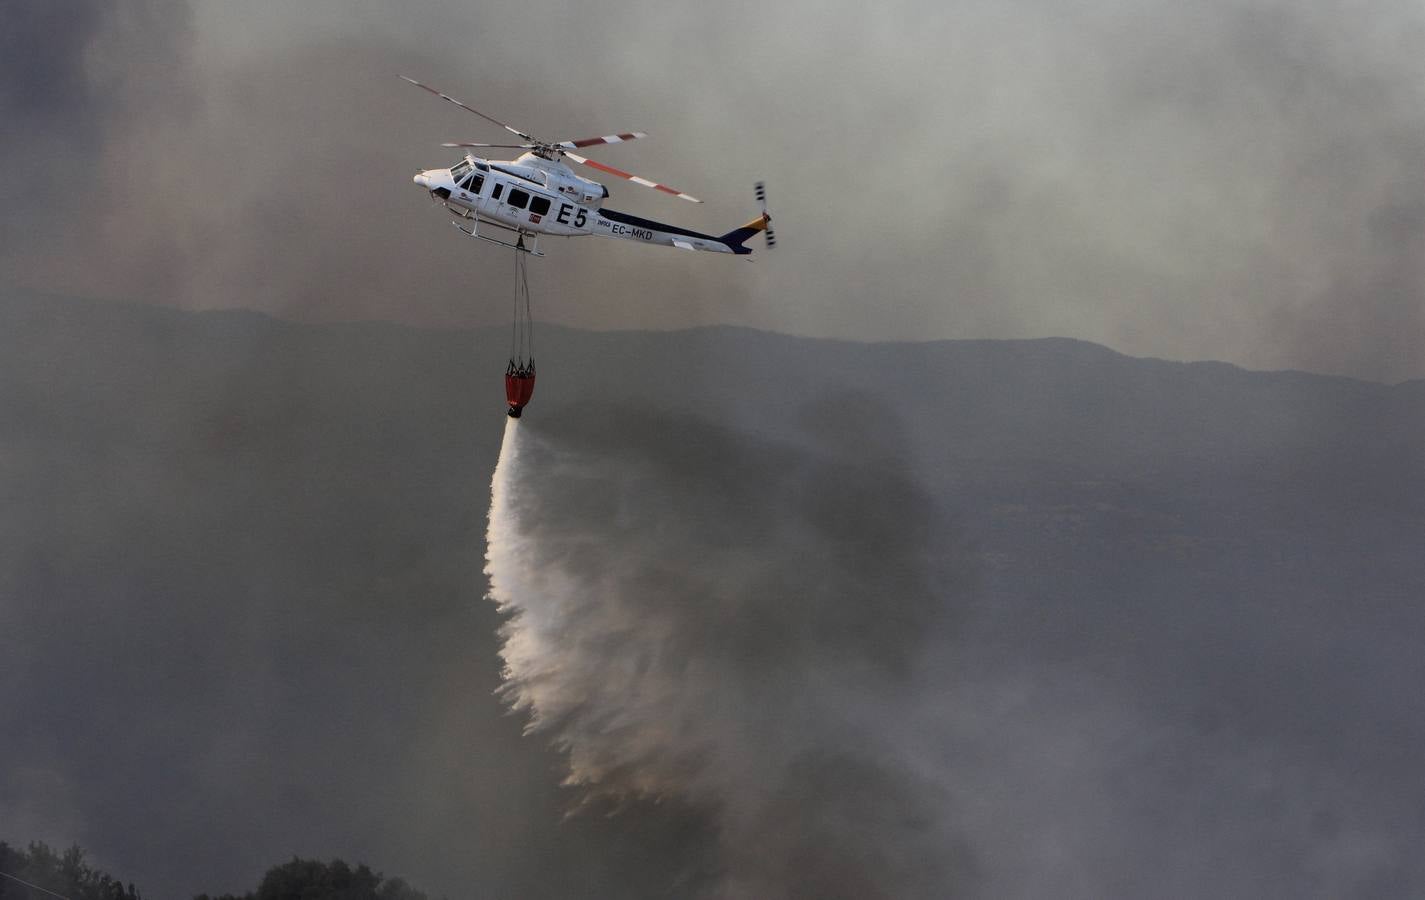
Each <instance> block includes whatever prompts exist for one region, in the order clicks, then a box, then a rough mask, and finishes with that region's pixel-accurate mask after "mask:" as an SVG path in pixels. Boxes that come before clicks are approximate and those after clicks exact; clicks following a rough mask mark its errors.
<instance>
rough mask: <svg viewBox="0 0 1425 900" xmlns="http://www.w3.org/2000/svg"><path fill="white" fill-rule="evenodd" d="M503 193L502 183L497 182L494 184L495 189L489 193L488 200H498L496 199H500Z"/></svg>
mask: <svg viewBox="0 0 1425 900" xmlns="http://www.w3.org/2000/svg"><path fill="white" fill-rule="evenodd" d="M504 191H505V185H504V182H500V181H497V182H495V189H494V190H493V191H491V192H490V198H491V199H493V200H498V199H500V195H501V194H502V193H504Z"/></svg>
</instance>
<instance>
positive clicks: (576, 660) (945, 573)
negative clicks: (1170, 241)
mask: <svg viewBox="0 0 1425 900" xmlns="http://www.w3.org/2000/svg"><path fill="white" fill-rule="evenodd" d="M549 418H552V419H565V423H564V424H562V425H558V426H554V427H550V426H547V425H545V424H544V419H543V418H541V420H540V423H539V424H538V425H535V424H534V423H533V422H524V423H520V422H516V421H514V420H511V421H510V422H509V423H508V425H507V428H506V432H505V438H504V444H503V447H502V450H501V456H500V462H499V464H498V466H497V467H496V470H495V475H494V479H493V481H492V485H491V506H490V525H489V537H488V540H489V551H488V560H487V568H486V571H487V574H488V575H489V577H490V591H491V597H492V598H493V599H494V600H495V602H496V603H497V604H498V605H499V608H500V610H501V612H502V613H504V614H505V615H506V616H507V617H508V620H507V622H506V624H505V625H504V628H503V638H504V646H503V651H502V655H503V658H504V661H505V672H504V677H505V687H504V691H505V694H506V697H507V699H508V700H509V701H510V702H511V704H512V705H513V706H514V707H515V708H516V709H518V710H521V711H524V712H525V713H527V714H528V716H529V726H528V727H529V731H530V732H532V733H533V734H535V735H538V736H542V737H544V738H546V739H548V740H551V741H553V742H554V743H555V744H557V745H558V746H559V747H560V748H561V749H562V750H563V751H564V752H565V753H566V755H567V759H568V767H569V770H568V782H569V784H571V785H574V786H577V787H578V788H580V789H581V791H580V793H581V795H582V796H584V797H586V798H595V797H597V798H604V799H606V800H613V801H615V802H619V801H631V800H637V799H653V800H660V799H666V800H675V801H678V802H682V803H688V804H690V805H691V806H692V807H693V808H695V809H698V810H701V811H702V813H703V814H704V815H705V816H706V817H707V818H708V820H709V822H710V823H711V826H712V827H711V829H710V833H712V834H715V835H716V836H717V839H716V845H715V846H714V847H710V848H704V853H705V854H707V855H710V856H711V857H712V858H713V859H714V860H715V863H714V866H713V868H714V869H715V870H716V871H717V872H718V873H719V875H718V877H717V879H716V881H715V887H714V888H712V889H711V890H712V892H713V893H714V894H715V895H716V896H722V897H768V896H787V897H793V896H808V897H861V898H865V897H881V896H884V897H921V896H924V897H945V896H952V895H956V894H958V893H960V892H962V891H965V890H967V889H968V888H969V886H970V885H971V883H972V881H973V877H974V866H973V861H972V859H971V858H970V855H969V853H968V851H967V850H965V849H964V844H963V841H962V840H961V839H960V838H959V837H958V836H957V835H956V833H955V829H954V826H953V818H952V816H951V808H952V806H951V804H950V803H949V800H948V798H947V796H946V794H945V792H944V791H943V790H942V789H941V788H940V787H939V786H938V785H936V784H935V783H934V782H932V781H930V780H928V779H926V778H924V777H922V775H921V774H919V773H917V771H916V770H915V767H914V766H913V765H912V762H911V760H910V759H909V758H908V757H907V755H906V753H905V751H904V749H903V748H902V746H900V745H899V744H898V743H897V742H895V741H893V740H892V734H893V733H894V729H892V728H891V727H889V726H890V723H892V722H894V721H895V720H896V719H897V718H901V717H904V716H906V715H909V714H911V713H912V712H913V709H914V707H913V705H912V704H913V703H916V702H919V700H918V699H915V692H914V691H911V690H910V684H911V681H912V680H913V673H914V671H915V670H916V668H917V667H918V665H919V663H920V660H921V654H922V651H923V649H924V648H925V647H926V646H927V644H928V643H930V642H934V641H936V640H937V639H941V640H943V638H944V636H945V635H946V634H948V633H949V632H950V631H952V630H953V625H954V623H953V619H952V616H951V611H952V610H953V609H954V608H955V606H954V602H953V601H954V600H955V598H956V594H957V592H958V591H960V590H961V589H963V588H964V587H965V586H966V576H967V572H966V571H964V569H965V568H967V567H965V566H964V560H963V555H962V554H960V553H959V552H957V548H956V547H955V546H954V543H953V541H947V545H945V546H941V547H939V548H935V547H933V546H932V543H933V538H932V535H933V534H935V532H934V531H933V530H932V520H933V519H934V515H933V513H932V512H931V510H930V507H929V504H928V502H927V501H926V500H925V499H924V498H923V497H922V496H920V494H919V493H918V492H917V491H916V490H915V489H914V488H913V487H912V486H911V485H910V484H909V482H908V481H906V480H905V479H904V478H903V477H902V476H901V475H900V474H898V473H897V472H896V471H895V469H894V467H889V466H888V467H885V468H878V469H871V468H857V467H852V466H849V465H845V464H841V463H837V462H832V461H829V460H826V459H819V458H817V457H815V456H811V455H808V454H805V453H802V452H800V451H797V450H794V449H792V448H790V447H788V446H784V445H776V444H770V443H763V442H757V441H750V440H748V439H747V438H745V437H743V436H737V435H734V434H731V433H728V432H725V431H721V430H719V429H717V428H715V427H712V426H709V425H707V424H704V423H701V422H698V421H696V420H692V419H687V418H679V417H654V416H648V415H643V414H639V413H636V412H633V411H630V410H613V411H609V410H604V411H602V412H600V413H599V414H597V415H594V414H585V415H583V416H580V415H579V414H577V413H572V412H569V411H565V412H561V413H556V414H553V415H551V416H550V417H549ZM570 418H572V419H573V420H574V421H573V422H572V423H570V422H568V419H570ZM940 535H941V538H940V539H941V540H946V539H945V538H944V535H945V532H943V531H942V532H940ZM937 549H938V550H939V552H940V554H941V557H942V559H941V561H940V562H937V561H936V560H935V552H934V551H935V550H937Z"/></svg>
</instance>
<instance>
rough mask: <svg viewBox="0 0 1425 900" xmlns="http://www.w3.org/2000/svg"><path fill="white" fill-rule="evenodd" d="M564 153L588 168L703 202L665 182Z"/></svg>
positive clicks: (686, 198)
mask: <svg viewBox="0 0 1425 900" xmlns="http://www.w3.org/2000/svg"><path fill="white" fill-rule="evenodd" d="M564 155H565V156H567V157H569V158H570V159H572V160H574V161H575V162H576V163H583V164H584V165H586V166H589V167H590V168H593V169H598V170H599V171H600V172H608V173H609V174H610V175H617V176H618V177H620V178H627V179H628V180H629V181H632V182H633V183H634V184H641V185H643V186H644V187H651V188H653V189H654V190H655V191H662V192H663V193H665V194H672V195H673V196H674V197H681V198H683V199H684V200H688V201H691V202H693V203H702V202H703V201H701V200H699V199H698V198H697V197H694V196H692V195H690V194H685V193H683V192H682V191H680V190H678V189H677V188H670V187H668V185H666V184H659V183H658V182H656V181H649V180H648V179H647V178H640V177H638V176H637V175H633V174H630V173H628V172H625V171H623V170H622V169H615V168H614V167H613V166H606V165H604V164H603V163H601V162H594V161H593V160H592V159H586V158H585V157H582V156H577V155H575V154H573V153H566V154H564Z"/></svg>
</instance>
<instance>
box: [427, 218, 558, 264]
mask: <svg viewBox="0 0 1425 900" xmlns="http://www.w3.org/2000/svg"><path fill="white" fill-rule="evenodd" d="M466 218H467V219H468V220H469V221H470V222H471V226H470V227H469V228H466V227H465V226H464V225H461V224H460V223H459V222H457V221H455V220H454V219H451V221H450V224H451V225H454V226H455V228H456V229H457V230H458V231H459V232H460V233H461V234H463V235H465V236H466V237H473V238H475V239H476V240H481V241H489V242H490V243H492V244H499V245H500V246H501V247H508V248H510V249H511V250H519V251H520V252H522V253H528V254H529V255H530V256H543V255H544V251H542V250H540V249H539V235H535V237H534V245H533V246H530V247H526V246H525V244H524V236H525V233H524V232H523V231H517V232H515V234H516V235H518V237H517V238H516V239H515V242H514V243H513V244H512V243H510V242H509V241H502V240H500V239H499V238H496V237H490V236H489V235H488V234H481V233H480V218H479V216H466ZM486 224H487V225H488V224H493V223H489V222H487V223H486ZM495 227H496V228H500V227H501V226H499V225H496V226H495ZM504 230H506V231H511V230H513V229H508V228H507V229H504Z"/></svg>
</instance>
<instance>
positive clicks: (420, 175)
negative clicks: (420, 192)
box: [411, 172, 430, 188]
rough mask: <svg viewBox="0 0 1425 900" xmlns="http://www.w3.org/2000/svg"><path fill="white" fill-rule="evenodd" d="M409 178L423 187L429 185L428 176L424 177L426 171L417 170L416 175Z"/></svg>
mask: <svg viewBox="0 0 1425 900" xmlns="http://www.w3.org/2000/svg"><path fill="white" fill-rule="evenodd" d="M411 180H412V181H414V182H415V183H416V184H418V185H420V186H421V187H423V188H429V187H430V178H428V177H426V173H424V172H417V173H416V177H415V178H412V179H411Z"/></svg>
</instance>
